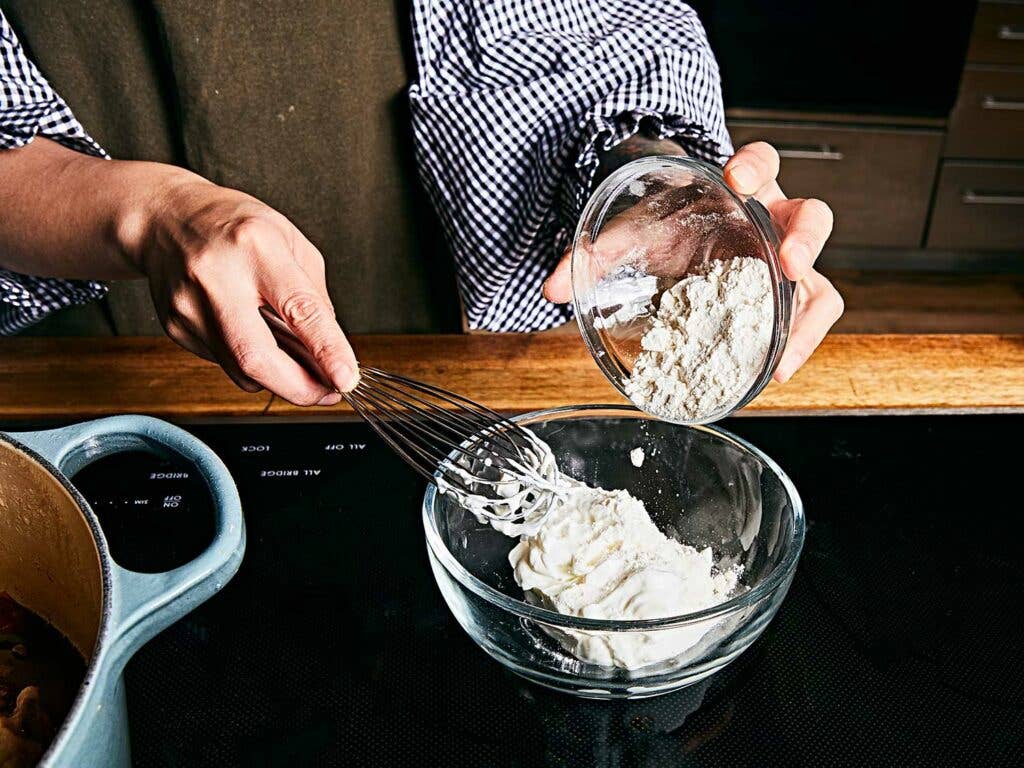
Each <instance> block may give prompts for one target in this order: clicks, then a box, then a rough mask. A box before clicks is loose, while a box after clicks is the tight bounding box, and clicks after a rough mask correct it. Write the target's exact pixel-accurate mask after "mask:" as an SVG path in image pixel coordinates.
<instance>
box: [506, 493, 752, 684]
mask: <svg viewBox="0 0 1024 768" xmlns="http://www.w3.org/2000/svg"><path fill="white" fill-rule="evenodd" d="M565 482H566V483H567V484H568V485H569V488H568V495H567V496H566V498H565V499H564V500H563V501H562V502H561V503H560V504H558V505H557V506H556V507H555V508H554V509H553V510H552V511H551V512H550V513H549V514H548V515H547V516H546V517H545V518H544V520H543V522H542V523H541V525H540V527H539V528H538V529H537V530H536V531H535V532H534V533H532V534H529V535H524V536H523V537H522V538H521V539H520V540H519V543H518V544H517V545H516V546H515V548H513V549H512V551H511V552H509V555H508V559H509V563H511V565H512V568H513V570H514V572H515V579H516V582H517V583H518V584H519V586H521V587H522V588H523V590H524V591H525V592H526V593H527V597H528V598H529V599H530V600H531V601H532V602H536V603H539V604H541V605H543V606H545V607H547V608H550V609H552V610H555V611H558V612H559V613H563V614H566V615H569V616H580V617H584V618H590V619H627V620H628V619H657V618H666V617H670V616H680V615H683V614H686V613H693V612H694V611H699V610H702V609H704V608H710V607H711V606H714V605H717V604H718V603H721V602H724V601H725V600H727V599H728V598H729V597H730V596H731V595H732V593H734V592H735V591H736V590H737V587H738V582H739V577H740V575H741V573H742V567H741V566H733V567H731V568H728V569H726V570H722V571H719V570H718V569H717V568H716V567H715V563H714V558H713V555H712V552H711V549H710V547H708V548H705V549H702V550H698V549H696V548H694V547H691V546H689V545H687V544H682V543H680V542H678V541H675V540H674V539H670V538H668V537H667V536H665V534H663V533H662V532H661V531H660V530H658V527H657V526H656V525H655V524H654V522H653V521H652V520H651V517H650V515H649V514H648V513H647V509H646V508H645V507H644V504H643V502H642V501H640V500H639V499H636V498H634V497H633V496H631V495H630V494H629V493H627V492H626V491H606V490H604V489H603V488H591V487H589V486H586V485H584V484H583V483H580V482H577V481H575V480H570V479H566V480H565ZM716 622H717V620H716V619H709V620H704V621H699V622H694V623H691V624H688V625H684V626H682V627H678V628H672V629H659V630H652V631H639V632H594V631H590V632H581V631H574V630H567V629H555V628H552V627H546V628H545V631H546V632H548V634H550V635H551V636H552V637H554V638H555V639H556V640H558V642H559V643H560V644H561V645H562V646H563V647H564V648H565V649H566V650H567V651H569V652H570V653H571V654H573V655H574V656H575V657H576V658H578V659H580V660H581V661H586V662H589V663H591V664H599V665H601V666H606V667H619V668H622V669H639V668H640V667H645V666H648V665H650V664H656V663H659V662H663V661H668V660H670V659H675V658H677V657H679V656H680V655H681V654H683V653H685V652H686V651H687V650H688V649H690V648H692V647H693V646H694V645H696V644H697V643H698V642H699V641H700V640H701V638H702V637H704V635H705V634H707V633H708V632H709V631H710V630H711V629H713V628H714V627H715V626H716Z"/></svg>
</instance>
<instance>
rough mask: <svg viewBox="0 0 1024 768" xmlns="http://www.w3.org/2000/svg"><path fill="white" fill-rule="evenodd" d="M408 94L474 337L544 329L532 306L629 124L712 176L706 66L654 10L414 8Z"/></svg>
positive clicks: (713, 111) (474, 1) (557, 4)
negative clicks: (698, 161)
mask: <svg viewBox="0 0 1024 768" xmlns="http://www.w3.org/2000/svg"><path fill="white" fill-rule="evenodd" d="M413 31H414V40H415V44H416V45H415V48H416V63H417V80H416V82H415V83H414V84H413V86H412V88H411V89H410V98H411V102H412V113H413V128H414V134H415V140H416V152H417V159H418V162H419V167H420V174H421V177H422V178H423V181H424V184H425V186H426V187H427V190H428V192H429V193H430V195H431V197H432V198H433V201H434V204H435V206H436V207H437V209H438V212H439V214H440V217H441V219H442V222H443V224H444V227H445V232H446V234H447V237H448V240H449V243H450V245H451V247H452V250H453V252H454V256H455V260H456V266H457V273H458V278H459V288H460V291H461V295H462V299H463V304H464V307H465V310H466V314H467V319H468V321H469V323H470V325H471V326H472V327H474V328H482V329H486V330H492V331H529V330H540V329H543V328H549V327H553V326H555V325H558V324H560V323H562V322H565V320H567V319H568V318H569V317H571V310H570V308H568V307H565V306H555V305H551V304H549V303H548V302H546V301H545V300H544V299H543V297H542V296H541V285H542V283H543V281H544V279H545V278H546V277H547V275H548V274H549V273H550V271H551V269H552V268H553V266H554V264H555V262H556V261H557V259H558V257H559V255H560V254H561V251H562V250H563V249H564V247H565V246H566V244H567V243H568V240H569V237H570V234H571V232H572V230H573V228H574V227H575V221H576V218H577V217H578V216H579V213H580V211H581V210H582V207H583V205H584V203H585V201H586V198H587V197H588V195H589V193H590V189H591V185H592V183H593V179H594V174H595V171H596V169H597V164H598V152H599V150H602V149H611V148H612V147H614V146H615V145H616V144H618V143H619V142H621V141H623V140H625V139H626V138H628V137H629V136H632V135H633V134H634V133H636V132H637V130H638V129H639V127H640V125H641V122H642V123H643V125H644V127H645V129H647V128H648V127H650V130H652V131H653V132H655V133H656V134H657V135H658V137H659V138H674V139H675V140H677V141H679V142H680V143H681V144H682V145H683V146H684V147H685V148H686V149H687V151H688V152H689V153H690V154H693V155H696V156H698V157H702V158H704V159H707V160H711V161H713V162H719V163H721V162H724V161H725V159H726V158H727V157H728V156H729V155H730V154H731V152H732V146H731V144H730V141H729V135H728V133H727V131H726V127H725V116H724V109H723V106H722V96H721V84H720V80H719V74H718V66H717V64H716V62H715V58H714V56H713V54H712V52H711V48H710V45H709V44H708V40H707V37H706V35H705V33H704V29H703V26H702V25H701V23H700V21H699V20H698V18H697V16H696V14H695V12H694V11H693V10H692V9H691V8H690V7H689V6H687V5H686V4H685V3H682V2H675V1H674V0H666V1H665V2H659V3H643V2H638V0H605V1H604V2H598V1H597V0H539V1H538V2H534V3H523V2H521V1H520V0H470V1H468V2H467V1H466V0H441V1H439V0H417V2H416V3H415V4H414V11H413Z"/></svg>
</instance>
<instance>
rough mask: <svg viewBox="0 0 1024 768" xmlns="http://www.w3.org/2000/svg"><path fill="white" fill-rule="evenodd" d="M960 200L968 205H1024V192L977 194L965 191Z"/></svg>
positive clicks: (971, 190) (969, 190)
mask: <svg viewBox="0 0 1024 768" xmlns="http://www.w3.org/2000/svg"><path fill="white" fill-rule="evenodd" d="M960 200H961V201H962V202H964V203H966V204H968V205H1024V192H1019V193H1018V192H975V191H974V190H973V189H965V190H964V194H963V196H962V197H961V198H960Z"/></svg>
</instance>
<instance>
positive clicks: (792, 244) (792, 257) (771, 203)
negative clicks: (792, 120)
mask: <svg viewBox="0 0 1024 768" xmlns="http://www.w3.org/2000/svg"><path fill="white" fill-rule="evenodd" d="M778 175H779V153H778V152H776V151H775V148H774V147H773V146H771V145H770V144H766V143H765V142H763V141H757V142H754V143H753V144H747V145H746V146H745V147H742V148H741V149H740V151H739V152H737V153H736V154H735V155H733V156H732V158H731V159H730V160H729V162H728V163H726V164H725V180H726V182H728V184H729V186H730V187H732V188H733V190H735V191H736V192H738V193H740V194H741V195H753V196H754V197H756V198H757V199H758V200H760V201H761V202H762V203H763V204H764V206H765V208H767V209H768V211H769V213H771V215H772V217H773V218H774V219H775V221H776V222H778V224H779V226H781V227H782V230H783V232H784V233H785V234H784V236H783V238H782V245H781V247H780V248H779V259H780V260H781V261H782V271H783V272H785V273H786V277H788V278H789V279H790V280H793V281H795V282H796V304H795V306H794V310H793V311H794V315H793V330H792V331H791V332H790V334H789V342H788V343H787V344H786V349H785V351H784V352H783V353H782V360H780V361H779V366H778V368H776V370H775V380H776V381H779V382H784V381H788V380H789V379H790V378H791V377H792V376H793V374H794V373H796V372H797V370H798V369H799V368H800V366H801V365H803V364H804V363H805V362H807V358H809V357H810V356H811V353H812V352H814V350H815V349H817V348H818V345H819V344H820V343H821V340H822V339H824V338H825V335H826V334H827V333H828V332H829V329H830V328H831V327H832V326H833V325H835V322H836V320H838V319H839V318H840V317H841V316H842V314H843V297H842V296H840V295H839V291H837V290H836V289H835V287H834V286H833V285H832V283H830V282H829V281H828V278H826V277H825V276H824V275H823V274H821V273H820V272H818V271H817V270H815V269H814V262H815V261H816V260H817V258H818V255H819V254H820V253H821V249H822V248H823V247H824V246H825V241H826V240H828V237H829V235H831V234H832V209H831V208H829V207H828V206H827V205H826V204H825V203H823V202H822V201H821V200H816V199H814V198H810V199H807V200H805V199H803V198H794V199H792V200H790V199H788V198H787V197H786V195H785V194H784V193H783V192H782V189H780V188H779V183H778V181H776V178H777V177H778Z"/></svg>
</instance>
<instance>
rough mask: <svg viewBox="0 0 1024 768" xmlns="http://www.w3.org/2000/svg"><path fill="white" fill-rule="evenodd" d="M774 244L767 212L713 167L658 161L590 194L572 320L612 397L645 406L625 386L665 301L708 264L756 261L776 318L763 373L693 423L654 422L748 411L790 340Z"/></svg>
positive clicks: (575, 255) (622, 172) (639, 164)
mask: <svg viewBox="0 0 1024 768" xmlns="http://www.w3.org/2000/svg"><path fill="white" fill-rule="evenodd" d="M623 214H625V215H623ZM602 234H604V235H605V238H606V239H605V240H604V241H602V240H601V237H602ZM779 242H780V237H779V233H778V232H777V231H776V227H775V223H774V221H773V220H772V217H771V215H770V214H769V213H768V211H767V210H766V209H765V208H764V206H763V205H761V203H760V202H759V201H758V200H756V199H754V198H753V197H746V198H744V197H742V196H740V195H737V194H736V193H735V192H733V191H732V189H730V188H729V186H728V185H727V184H726V183H725V178H724V176H723V175H722V171H721V169H720V168H718V167H717V166H714V165H711V164H709V163H705V162H703V161H701V160H695V159H692V158H686V157H668V156H658V157H645V158H641V159H639V160H634V161H632V162H630V163H628V164H626V165H624V166H623V167H621V168H619V169H618V170H617V171H615V172H614V173H612V174H611V175H610V176H609V177H608V178H607V179H605V180H604V182H602V183H601V184H600V185H599V186H598V188H597V189H596V190H595V191H594V194H593V195H592V196H591V197H590V200H589V201H588V202H587V205H586V207H585V208H584V210H583V215H582V216H581V217H580V222H579V225H578V227H577V229H576V235H575V238H574V240H573V250H572V289H573V304H574V306H575V310H576V321H577V322H578V324H579V327H580V333H581V334H582V335H583V339H584V340H585V341H586V343H587V347H588V348H589V349H590V353H591V354H592V355H593V357H594V360H595V361H596V362H597V365H598V367H599V368H600V369H601V371H602V372H603V373H604V375H605V376H606V377H607V378H608V380H609V381H610V382H611V383H612V384H613V385H614V386H615V388H616V389H618V390H619V392H621V393H622V394H623V395H625V396H626V398H628V399H630V400H632V401H633V402H634V404H635V405H637V406H638V407H640V408H643V407H644V403H642V402H638V401H637V400H636V399H635V398H633V397H631V396H630V394H629V392H628V391H627V388H626V386H625V382H626V381H627V380H628V379H629V377H630V375H631V373H632V372H633V368H634V365H635V363H636V360H637V357H638V356H639V354H640V352H641V346H640V339H641V337H642V336H643V334H644V333H645V332H646V331H647V330H648V328H649V327H650V326H651V323H652V321H653V319H654V316H655V314H656V312H657V308H658V307H659V305H660V303H661V296H662V294H663V293H664V292H665V291H666V290H668V289H669V288H671V287H672V286H674V285H676V283H678V282H679V281H680V280H681V279H683V278H684V277H687V276H689V275H693V274H697V273H700V272H701V271H702V270H703V269H704V268H706V266H707V265H708V264H709V262H710V261H712V260H716V259H728V258H732V257H736V256H753V257H756V258H759V259H761V260H763V261H764V262H765V263H766V264H767V265H768V272H769V275H770V281H771V288H772V305H773V307H772V309H773V317H774V323H773V328H772V332H771V337H770V340H769V342H768V346H767V349H766V352H765V355H764V358H763V363H762V365H761V366H760V369H759V370H758V371H757V372H756V373H755V374H753V375H752V376H751V377H750V380H749V382H748V383H747V384H746V385H744V386H743V387H742V388H740V389H737V391H736V394H735V397H734V398H730V399H729V401H728V402H725V403H722V404H720V407H718V408H717V409H715V410H714V411H713V412H710V413H701V414H699V417H698V418H684V417H682V416H679V415H676V414H671V413H661V412H659V413H656V414H653V415H656V416H658V418H661V419H665V420H668V421H674V422H676V423H679V424H703V423H708V422H712V421H717V420H718V419H721V418H723V417H724V416H727V415H729V414H730V413H732V412H733V411H735V410H738V409H740V408H742V407H743V406H745V405H746V404H747V403H749V402H750V401H751V400H753V399H754V398H755V397H757V395H758V394H759V393H760V392H761V390H763V389H764V388H765V387H766V386H767V385H768V382H769V381H770V380H771V378H772V375H773V374H774V372H775V368H776V366H778V364H779V360H780V358H781V357H782V351H783V350H784V349H785V346H786V341H787V340H788V338H789V331H790V325H791V323H792V315H793V294H794V288H795V285H794V283H793V282H791V281H790V280H788V279H787V278H786V277H785V275H784V274H783V272H782V265H781V263H780V261H779V256H778V251H779ZM602 243H605V244H607V245H603V244H602ZM655 243H658V244H661V245H660V247H654V246H653V245H652V244H655ZM595 245H596V246H598V247H595ZM652 251H653V252H652Z"/></svg>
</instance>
